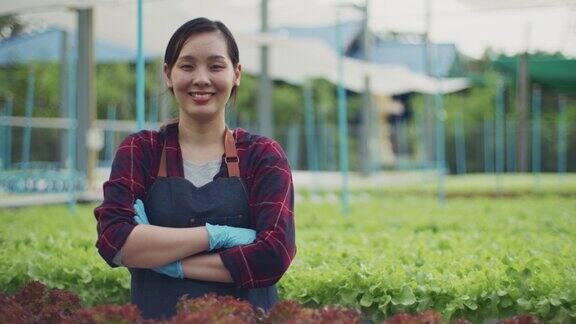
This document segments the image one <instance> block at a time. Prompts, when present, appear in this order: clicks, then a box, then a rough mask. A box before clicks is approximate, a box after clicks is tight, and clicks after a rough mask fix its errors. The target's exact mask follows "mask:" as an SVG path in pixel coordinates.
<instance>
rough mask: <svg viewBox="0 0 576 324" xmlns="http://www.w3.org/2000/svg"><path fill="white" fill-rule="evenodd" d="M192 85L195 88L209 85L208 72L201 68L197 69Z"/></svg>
mask: <svg viewBox="0 0 576 324" xmlns="http://www.w3.org/2000/svg"><path fill="white" fill-rule="evenodd" d="M193 83H194V85H196V86H207V85H209V84H210V77H209V74H208V71H206V69H203V68H199V69H197V70H196V73H195V75H194V80H193Z"/></svg>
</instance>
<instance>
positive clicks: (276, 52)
mask: <svg viewBox="0 0 576 324" xmlns="http://www.w3.org/2000/svg"><path fill="white" fill-rule="evenodd" d="M236 39H237V42H238V46H239V48H240V62H241V63H242V65H243V68H244V71H246V72H248V73H254V74H258V73H259V72H260V61H259V59H260V54H259V48H260V45H262V44H268V46H269V47H270V60H269V64H270V68H269V73H270V76H271V78H273V79H276V80H284V81H286V82H290V83H294V84H298V83H302V82H303V81H305V80H307V79H311V78H325V79H327V80H329V81H331V82H333V83H337V82H338V75H337V67H338V55H337V53H335V52H334V51H333V50H332V49H331V48H330V47H329V46H328V45H327V44H325V43H324V42H323V41H321V40H313V39H309V38H287V37H274V36H261V35H245V34H244V35H238V36H237V37H236ZM366 75H368V76H370V80H371V84H370V85H371V91H372V92H373V93H374V94H382V95H392V94H400V93H407V92H421V93H430V94H433V93H437V92H438V93H450V92H456V91H460V90H463V89H466V88H468V86H469V82H468V80H467V79H464V78H458V79H441V80H437V79H435V78H431V77H428V76H425V75H421V74H417V73H414V72H412V71H410V70H409V69H408V68H406V67H404V66H401V65H385V64H375V63H365V62H364V61H361V60H357V59H352V58H348V57H346V58H344V80H343V83H344V86H345V87H346V88H347V89H349V90H352V91H355V92H362V91H364V78H365V76H366Z"/></svg>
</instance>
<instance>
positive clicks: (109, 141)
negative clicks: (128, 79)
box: [104, 105, 117, 165]
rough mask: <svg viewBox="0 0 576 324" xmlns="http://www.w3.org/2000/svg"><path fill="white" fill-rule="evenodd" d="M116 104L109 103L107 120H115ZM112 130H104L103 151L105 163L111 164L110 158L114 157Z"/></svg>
mask: <svg viewBox="0 0 576 324" xmlns="http://www.w3.org/2000/svg"><path fill="white" fill-rule="evenodd" d="M116 111H117V109H116V105H110V106H109V107H108V116H107V118H108V120H112V121H115V120H116ZM114 134H115V133H114V131H113V130H107V131H106V151H104V161H105V162H106V164H107V165H112V159H113V158H114V157H113V155H114Z"/></svg>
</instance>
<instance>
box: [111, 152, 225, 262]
mask: <svg viewBox="0 0 576 324" xmlns="http://www.w3.org/2000/svg"><path fill="white" fill-rule="evenodd" d="M221 163H222V159H218V160H213V161H209V162H206V163H205V164H194V163H192V162H190V161H186V160H184V178H186V179H187V180H188V181H190V182H192V184H193V185H194V186H195V187H197V188H200V187H202V186H203V185H205V184H207V183H208V182H210V181H212V180H213V179H214V176H216V174H217V173H218V171H220V164H221ZM121 252H122V250H120V251H118V252H117V253H116V255H115V256H114V259H113V260H112V261H113V262H114V263H116V264H117V265H119V266H123V264H122V261H121V260H122V255H121Z"/></svg>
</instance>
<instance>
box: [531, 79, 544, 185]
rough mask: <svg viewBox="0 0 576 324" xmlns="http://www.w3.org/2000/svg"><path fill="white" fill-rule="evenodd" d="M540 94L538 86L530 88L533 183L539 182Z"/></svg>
mask: <svg viewBox="0 0 576 324" xmlns="http://www.w3.org/2000/svg"><path fill="white" fill-rule="evenodd" d="M541 95H542V91H541V90H540V87H539V86H537V85H535V86H534V88H533V89H532V174H533V175H534V179H535V184H536V185H538V184H539V183H540V167H541V160H540V119H541V116H540V115H541V114H540V110H541V104H542V102H541Z"/></svg>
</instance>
